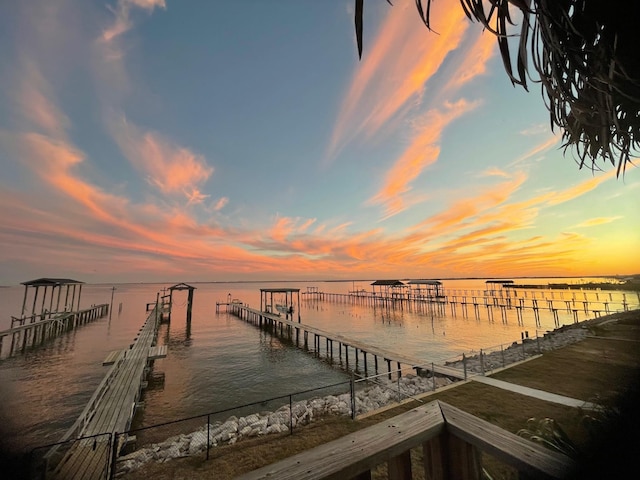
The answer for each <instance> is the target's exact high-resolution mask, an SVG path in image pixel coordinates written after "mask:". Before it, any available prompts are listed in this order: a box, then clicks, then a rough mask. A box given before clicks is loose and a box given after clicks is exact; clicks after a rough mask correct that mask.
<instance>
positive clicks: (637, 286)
mask: <svg viewBox="0 0 640 480" xmlns="http://www.w3.org/2000/svg"><path fill="white" fill-rule="evenodd" d="M526 278H530V279H541V278H547V279H550V278H558V279H577V278H610V279H612V280H618V281H620V280H622V279H623V278H640V274H635V275H569V276H564V275H557V276H548V275H543V276H527V275H525V276H509V277H438V278H436V277H434V278H433V279H434V280H440V281H458V280H510V279H526ZM380 279H381V278H360V279H358V278H355V279H294V280H260V279H258V280H198V281H184V280H183V282H184V283H187V284H194V285H199V284H200V285H204V284H214V285H215V284H251V283H305V282H308V283H348V282H375V281H376V280H380ZM384 279H389V278H388V277H384ZM409 280H416V279H414V278H402V279H400V281H403V282H406V281H409ZM173 283H177V282H175V281H157V282H96V283H92V282H86V283H84V284H85V285H93V286H114V285H167V284H173ZM21 285H22V284H21V283H18V284H16V285H0V288H11V287H19V286H21ZM551 285H553V286H551ZM561 285H567V286H568V287H562V286H561ZM589 285H597V287H593V289H596V288H600V289H602V290H605V289H606V290H626V288H622V287H623V286H627V285H631V288H629V290H632V291H637V290H640V283H632V282H630V281H627V282H626V283H624V284H615V283H607V282H598V283H595V282H594V283H575V284H569V283H567V284H559V283H558V284H555V283H554V284H546V285H541V284H531V285H529V284H528V285H524V284H523V285H519V284H514V285H510V287H511V288H536V289H540V288H553V289H561V288H572V287H576V288H582V289H585V288H588V287H587V286H589ZM603 285H604V287H602V286H603Z"/></svg>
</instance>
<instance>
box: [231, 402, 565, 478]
mask: <svg viewBox="0 0 640 480" xmlns="http://www.w3.org/2000/svg"><path fill="white" fill-rule="evenodd" d="M416 447H422V448H423V452H424V460H423V468H424V473H425V477H426V478H440V479H448V478H452V479H454V478H455V479H460V480H471V479H476V478H480V477H481V476H482V475H481V473H480V472H481V470H480V452H487V453H489V454H490V455H492V456H494V457H496V458H497V459H499V460H500V461H502V462H504V463H506V464H507V465H511V466H513V467H515V468H516V469H517V470H518V472H521V473H522V474H523V476H526V478H549V479H552V478H557V479H559V478H565V476H566V475H567V473H568V472H570V471H571V469H572V468H573V467H574V465H575V464H574V463H573V461H572V460H571V459H569V458H568V457H566V456H564V455H561V454H559V453H556V452H553V451H551V450H548V449H545V448H544V447H542V446H540V445H537V444H535V443H533V442H530V441H528V440H525V439H523V438H522V437H518V436H517V435H514V434H512V433H510V432H507V431H505V430H502V429H501V428H499V427H497V426H495V425H492V424H490V423H488V422H486V421H484V420H482V419H480V418H477V417H474V416H473V415H470V414H469V413H466V412H463V411H462V410H459V409H457V408H455V407H452V406H451V405H448V404H446V403H443V402H438V401H434V402H431V403H429V404H427V405H424V406H421V407H418V408H415V409H413V410H411V411H409V412H406V413H403V414H401V415H398V416H396V417H394V418H391V419H389V420H386V421H384V422H381V423H379V424H376V425H373V426H371V427H368V428H365V429H363V430H359V431H357V432H355V433H352V434H349V435H346V436H344V437H342V438H339V439H337V440H334V441H332V442H329V443H325V444H323V445H320V446H318V447H315V448H312V449H310V450H306V451H304V452H302V453H299V454H297V455H294V456H292V457H289V458H287V459H284V460H282V461H280V462H277V463H274V464H272V465H268V466H266V467H263V468H260V469H258V470H254V471H253V472H249V473H247V474H245V475H242V476H240V477H238V479H239V480H267V479H275V478H277V479H279V480H287V479H290V480H294V479H295V480H329V479H334V480H338V479H343V478H352V479H365V478H366V479H370V478H371V470H372V469H373V468H374V467H376V466H377V465H380V464H382V463H385V462H386V463H387V466H388V478H389V479H391V480H400V479H403V480H404V479H406V478H412V468H413V467H412V462H411V455H410V450H411V449H412V448H416Z"/></svg>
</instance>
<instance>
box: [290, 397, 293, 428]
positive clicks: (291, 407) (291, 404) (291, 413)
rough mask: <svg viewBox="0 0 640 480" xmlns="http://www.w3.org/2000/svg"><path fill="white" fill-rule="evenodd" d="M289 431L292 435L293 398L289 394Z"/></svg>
mask: <svg viewBox="0 0 640 480" xmlns="http://www.w3.org/2000/svg"><path fill="white" fill-rule="evenodd" d="M289 432H290V434H291V435H293V398H292V395H289Z"/></svg>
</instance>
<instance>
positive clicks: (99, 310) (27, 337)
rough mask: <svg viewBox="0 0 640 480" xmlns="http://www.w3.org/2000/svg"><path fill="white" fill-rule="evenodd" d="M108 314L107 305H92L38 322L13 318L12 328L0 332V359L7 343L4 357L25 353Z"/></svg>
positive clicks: (36, 319)
mask: <svg viewBox="0 0 640 480" xmlns="http://www.w3.org/2000/svg"><path fill="white" fill-rule="evenodd" d="M108 313H109V305H108V304H106V303H104V304H102V305H94V306H92V307H90V308H85V309H83V310H79V311H77V312H60V313H55V314H53V315H50V316H47V317H45V318H44V319H43V320H40V319H39V318H38V317H35V316H31V317H26V318H15V317H14V318H13V319H12V322H11V323H12V324H13V325H12V327H11V328H9V329H7V330H2V331H0V358H2V352H3V348H4V345H5V344H6V343H9V342H10V343H9V350H8V351H7V353H6V355H8V356H11V355H13V354H14V353H16V352H22V351H25V350H26V349H27V348H29V347H34V346H37V345H42V344H43V343H44V342H46V341H47V340H49V339H50V338H54V337H57V336H59V335H62V334H63V333H65V332H69V331H71V330H73V329H74V328H77V327H79V326H80V325H84V324H86V323H90V322H93V321H94V320H97V319H98V318H102V317H104V316H106V315H107V314H108Z"/></svg>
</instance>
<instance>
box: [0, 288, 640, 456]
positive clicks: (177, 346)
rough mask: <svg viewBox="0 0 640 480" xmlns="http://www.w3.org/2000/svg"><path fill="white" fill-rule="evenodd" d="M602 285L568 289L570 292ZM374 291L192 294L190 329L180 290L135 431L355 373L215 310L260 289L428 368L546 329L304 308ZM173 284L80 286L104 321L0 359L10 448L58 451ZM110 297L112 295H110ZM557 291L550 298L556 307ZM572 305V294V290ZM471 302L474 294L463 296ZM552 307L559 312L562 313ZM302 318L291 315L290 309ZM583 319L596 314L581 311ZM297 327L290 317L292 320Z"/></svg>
mask: <svg viewBox="0 0 640 480" xmlns="http://www.w3.org/2000/svg"><path fill="white" fill-rule="evenodd" d="M601 280H603V279H571V280H570V283H576V288H579V284H580V283H581V282H585V281H592V282H595V281H601ZM559 281H561V282H567V280H566V279H563V280H558V279H520V280H518V283H527V284H534V283H536V284H546V283H549V282H551V283H553V282H559ZM370 283H371V282H366V281H356V282H353V281H349V282H256V283H193V284H192V285H193V286H195V287H196V290H195V292H194V301H193V310H192V322H191V325H190V328H188V327H187V322H186V303H187V292H186V291H175V292H174V294H173V295H174V296H173V301H174V305H173V311H172V319H171V323H170V324H163V325H162V326H161V328H160V330H159V334H158V344H159V345H167V346H168V355H167V357H166V358H164V359H160V360H156V361H155V365H154V368H153V371H152V374H151V381H150V388H148V389H147V391H146V392H145V395H144V403H145V406H144V409H143V410H142V412H141V414H140V415H138V416H137V418H136V426H146V425H153V424H157V423H161V422H166V421H170V420H174V419H178V418H183V417H187V416H194V415H199V414H204V413H208V412H212V411H217V410H222V409H225V408H231V407H233V406H237V405H241V404H245V403H249V402H254V401H260V400H263V399H266V398H270V397H275V396H278V395H286V394H288V393H292V392H297V391H302V390H307V389H311V388H315V387H319V386H323V385H330V384H333V383H338V382H341V381H346V380H348V379H349V378H350V374H349V373H347V372H345V371H344V370H342V369H340V368H338V367H337V366H335V365H330V364H329V363H328V362H326V361H321V360H320V359H318V358H316V357H314V356H313V355H311V354H309V352H305V351H304V350H302V349H300V348H296V347H295V346H294V345H291V344H289V343H287V342H284V341H280V340H279V339H278V338H277V337H274V336H272V335H271V334H269V333H267V332H265V331H262V330H260V329H258V328H256V327H255V326H253V325H251V324H247V323H245V322H244V321H242V320H239V319H238V318H236V317H234V316H232V315H231V314H228V313H226V312H225V309H224V307H222V309H221V312H220V313H216V308H215V307H216V302H227V300H228V299H229V298H237V299H240V300H241V301H242V302H243V303H245V304H249V306H251V307H253V308H259V307H260V289H261V288H299V289H300V290H301V295H300V298H301V304H300V316H301V321H302V323H305V324H308V325H312V326H314V327H317V328H320V329H322V330H325V331H327V332H332V333H339V334H342V335H344V336H346V337H348V338H352V339H354V340H358V341H359V342H362V343H366V344H370V345H374V346H377V347H380V348H384V349H387V350H391V351H396V352H400V353H402V354H404V355H407V356H411V357H415V358H419V359H421V360H424V363H425V364H427V363H429V362H435V363H441V362H444V361H445V360H447V359H451V358H453V357H456V356H458V355H460V354H462V353H463V352H465V353H467V354H469V353H473V352H478V351H479V350H480V349H481V348H488V347H493V346H496V345H498V344H509V343H511V342H514V341H517V340H520V338H521V336H522V335H523V334H524V331H527V333H528V334H529V336H535V335H536V333H540V334H542V333H543V332H546V331H548V330H552V329H553V328H554V327H555V325H554V320H553V316H552V315H551V313H550V312H549V311H548V310H545V308H544V302H542V301H541V304H540V325H539V326H536V323H535V320H534V317H533V312H532V311H530V310H525V311H524V313H523V324H522V325H519V324H518V322H517V318H516V313H515V311H513V310H510V311H508V315H509V316H508V319H507V321H506V322H503V321H502V318H501V316H500V313H499V310H498V309H496V311H495V313H494V318H493V320H490V319H489V318H488V317H487V314H486V312H485V311H484V309H481V311H480V316H479V318H478V319H476V317H475V315H474V313H473V308H472V307H470V308H469V313H468V315H467V316H466V317H464V316H463V315H462V312H461V308H460V306H458V309H457V312H456V314H455V315H453V314H452V312H451V310H450V309H449V308H448V307H447V308H445V309H444V310H442V311H440V312H434V311H428V310H424V311H416V310H415V309H409V308H406V307H405V308H402V309H400V308H395V309H390V308H380V307H376V308H374V307H372V306H367V305H357V304H356V305H353V304H348V303H333V302H329V301H317V300H311V298H312V296H311V295H304V294H303V292H306V291H307V287H317V289H318V290H319V291H321V292H330V293H347V292H349V291H355V290H362V289H365V290H367V291H371V287H370ZM169 286H170V284H149V283H148V284H117V285H85V286H84V287H83V291H82V298H81V307H82V308H86V307H88V306H90V305H93V304H101V303H111V301H112V300H111V299H112V294H113V308H112V311H111V314H110V315H109V316H107V317H104V318H101V319H99V320H96V321H94V322H92V323H89V324H87V325H84V326H81V327H79V328H77V329H75V330H74V331H71V332H68V333H66V334H64V335H62V336H60V337H58V338H56V339H52V340H50V341H48V342H46V343H45V344H44V345H42V346H39V347H37V348H33V349H28V350H27V351H25V352H23V353H20V354H17V355H14V356H11V357H7V356H6V350H7V345H6V344H5V346H4V349H3V352H4V353H3V355H2V357H3V358H2V359H0V424H1V425H2V426H3V427H2V430H3V434H4V435H5V438H7V439H8V441H9V442H11V443H12V444H14V445H16V446H17V447H19V448H20V449H27V448H30V447H33V446H36V445H44V444H47V443H52V442H55V441H57V440H58V439H59V438H60V437H61V436H62V435H63V434H64V432H65V431H66V429H68V428H69V427H70V426H71V424H72V423H73V422H74V421H75V419H76V418H77V416H78V415H79V414H80V413H81V411H82V410H83V408H84V406H85V404H86V402H87V401H88V400H89V398H90V397H91V395H92V394H93V392H94V390H95V388H96V387H97V386H98V385H99V383H100V381H101V380H102V378H103V377H104V375H105V373H106V372H107V370H108V368H109V367H105V366H102V360H103V359H104V358H106V356H107V355H108V354H109V352H111V351H112V350H118V349H123V348H127V347H128V346H129V344H130V343H131V342H132V341H133V339H134V338H135V336H136V333H137V332H138V330H139V329H140V327H141V326H142V324H143V322H144V320H145V319H146V317H147V313H146V312H145V306H146V304H147V303H151V302H155V300H156V295H157V293H158V292H162V291H163V289H164V288H166V287H169ZM443 286H444V288H445V289H447V290H449V291H453V290H457V291H459V292H460V293H462V292H464V291H465V290H466V291H469V292H470V291H472V290H483V289H486V285H485V280H445V281H443ZM114 288H115V289H114ZM23 291H24V289H23V287H21V286H11V287H6V288H0V330H3V329H6V328H9V326H10V316H11V315H14V316H18V315H19V313H20V310H21V308H22V300H23ZM557 292H558V291H556V292H555V298H556V299H557V298H560V297H559V294H558V293H557ZM572 292H573V293H571V294H569V293H566V294H565V295H567V297H566V298H570V297H569V296H568V295H574V296H575V295H576V290H573V291H572ZM577 292H578V296H579V297H578V299H579V300H581V301H582V300H583V299H584V300H589V301H596V295H599V297H601V298H603V297H604V296H606V297H608V298H610V299H611V301H612V309H614V310H615V309H618V310H619V309H620V308H621V307H620V305H621V303H622V301H625V302H627V304H628V308H638V303H639V302H638V295H637V294H636V293H630V292H626V293H625V292H622V291H613V292H595V291H591V290H584V291H579V290H577ZM470 296H471V294H469V297H470ZM296 299H297V297H296V296H295V295H294V301H295V300H296ZM558 306H559V305H558ZM296 308H297V306H296ZM579 315H580V318H579V319H580V320H584V319H587V318H591V314H586V313H584V312H582V311H580V312H579ZM294 318H296V319H297V314H296V316H295V317H294ZM559 319H560V324H568V323H573V320H574V319H573V315H572V314H571V313H566V312H564V311H559Z"/></svg>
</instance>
